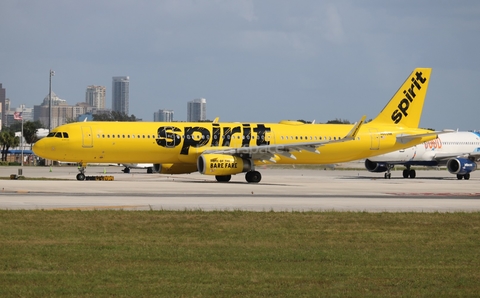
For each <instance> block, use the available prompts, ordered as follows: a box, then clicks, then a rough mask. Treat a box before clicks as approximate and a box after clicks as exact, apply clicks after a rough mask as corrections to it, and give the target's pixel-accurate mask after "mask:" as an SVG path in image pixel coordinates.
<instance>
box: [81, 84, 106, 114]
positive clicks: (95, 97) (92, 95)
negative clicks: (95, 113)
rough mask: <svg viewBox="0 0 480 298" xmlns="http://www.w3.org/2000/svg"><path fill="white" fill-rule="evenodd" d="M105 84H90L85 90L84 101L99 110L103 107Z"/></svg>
mask: <svg viewBox="0 0 480 298" xmlns="http://www.w3.org/2000/svg"><path fill="white" fill-rule="evenodd" d="M105 90H106V88H105V86H95V85H90V86H88V87H87V91H86V92H85V102H86V103H87V104H88V105H89V106H91V107H94V108H97V109H99V110H104V109H105Z"/></svg>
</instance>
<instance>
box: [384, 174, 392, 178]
mask: <svg viewBox="0 0 480 298" xmlns="http://www.w3.org/2000/svg"><path fill="white" fill-rule="evenodd" d="M384 177H385V179H390V178H392V173H385V175H384Z"/></svg>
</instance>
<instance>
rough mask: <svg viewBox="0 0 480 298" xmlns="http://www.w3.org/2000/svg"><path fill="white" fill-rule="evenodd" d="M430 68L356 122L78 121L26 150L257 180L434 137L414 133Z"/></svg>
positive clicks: (417, 72)
mask: <svg viewBox="0 0 480 298" xmlns="http://www.w3.org/2000/svg"><path fill="white" fill-rule="evenodd" d="M430 74H431V69H430V68H417V69H415V70H414V71H413V72H412V73H411V74H410V76H409V77H408V78H407V80H406V81H405V82H404V83H403V85H402V86H401V87H400V89H399V90H398V91H397V93H395V95H394V96H393V98H392V99H391V100H390V102H389V103H388V104H387V105H386V106H385V108H384V109H383V110H382V111H381V112H380V114H379V115H378V116H377V117H376V118H375V119H373V120H372V121H371V122H369V123H364V122H365V118H366V116H363V117H362V118H361V120H360V121H358V122H356V123H355V124H353V125H351V124H305V123H302V122H298V121H280V123H243V122H238V123H237V122H235V123H218V121H217V120H216V121H214V122H213V123H206V122H205V123H203V122H201V123H198V122H195V123H192V122H77V123H70V124H65V125H62V126H59V127H57V128H55V129H53V130H52V131H51V132H50V134H49V135H48V136H47V137H45V138H43V139H41V140H39V141H37V142H36V143H35V145H34V146H33V151H34V153H35V154H36V155H38V156H40V157H42V158H46V159H51V160H58V161H71V162H78V163H79V164H80V167H79V170H80V173H79V174H78V175H77V179H78V180H85V168H86V166H87V164H88V163H124V164H128V163H153V164H154V165H155V167H156V170H158V171H159V172H160V173H165V174H184V173H192V172H196V171H199V172H200V173H201V174H205V175H214V176H215V177H216V180H217V181H219V182H228V181H230V179H231V175H235V174H239V173H246V175H245V179H246V180H247V182H250V183H258V182H260V180H261V174H260V173H259V172H258V171H256V170H255V167H256V166H257V165H261V164H268V163H277V164H332V163H339V162H347V161H352V160H357V159H362V158H368V157H371V156H374V155H379V154H384V153H387V152H391V151H396V150H400V149H402V148H406V147H411V146H414V145H417V144H421V143H424V142H426V141H429V140H434V139H435V138H437V136H438V133H441V132H433V131H431V130H425V129H420V128H418V125H419V123H420V117H421V114H422V109H423V104H424V100H425V96H426V93H427V88H428V83H429V81H430Z"/></svg>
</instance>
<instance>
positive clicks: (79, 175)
mask: <svg viewBox="0 0 480 298" xmlns="http://www.w3.org/2000/svg"><path fill="white" fill-rule="evenodd" d="M77 180H78V181H83V180H85V174H83V173H78V174H77Z"/></svg>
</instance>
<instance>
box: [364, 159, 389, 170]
mask: <svg viewBox="0 0 480 298" xmlns="http://www.w3.org/2000/svg"><path fill="white" fill-rule="evenodd" d="M365 168H366V169H367V170H368V171H369V172H374V173H381V172H386V171H387V170H388V165H387V164H386V163H384V162H374V161H371V160H369V159H366V160H365Z"/></svg>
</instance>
